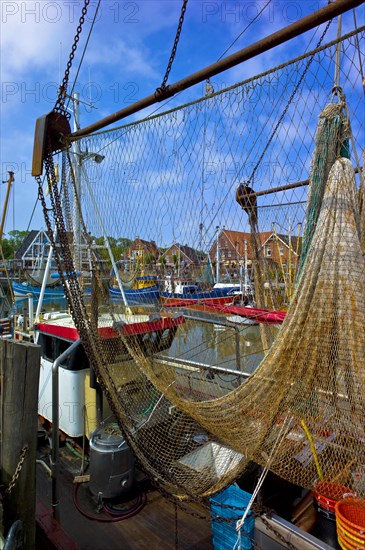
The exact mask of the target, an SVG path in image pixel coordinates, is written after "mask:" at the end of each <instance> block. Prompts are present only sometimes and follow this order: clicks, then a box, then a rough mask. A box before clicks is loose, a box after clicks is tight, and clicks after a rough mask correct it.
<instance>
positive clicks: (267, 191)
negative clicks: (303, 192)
mask: <svg viewBox="0 0 365 550" xmlns="http://www.w3.org/2000/svg"><path fill="white" fill-rule="evenodd" d="M354 172H355V174H358V173H359V172H363V167H362V166H360V167H359V168H358V167H356V168H354ZM305 185H309V180H303V181H296V182H295V183H288V184H287V185H280V186H279V187H272V188H271V189H264V190H263V191H257V192H253V193H251V195H250V196H252V197H253V196H255V197H261V196H263V195H271V193H280V192H281V191H287V190H288V189H295V188H296V187H304V186H305Z"/></svg>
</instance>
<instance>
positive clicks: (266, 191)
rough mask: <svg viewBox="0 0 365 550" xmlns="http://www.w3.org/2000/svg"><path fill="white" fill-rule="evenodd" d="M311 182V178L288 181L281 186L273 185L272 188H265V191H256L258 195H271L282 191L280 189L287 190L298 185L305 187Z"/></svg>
mask: <svg viewBox="0 0 365 550" xmlns="http://www.w3.org/2000/svg"><path fill="white" fill-rule="evenodd" d="M308 184H309V180H303V181H297V182H296V183H288V185H281V186H280V187H273V188H272V189H264V190H263V191H257V193H254V195H255V196H256V197H260V196H261V195H270V194H271V193H280V191H286V190H287V189H295V188H296V187H304V186H305V185H308Z"/></svg>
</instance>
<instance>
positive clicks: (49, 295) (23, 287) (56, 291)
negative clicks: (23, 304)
mask: <svg viewBox="0 0 365 550" xmlns="http://www.w3.org/2000/svg"><path fill="white" fill-rule="evenodd" d="M11 286H12V288H13V292H14V296H15V299H17V300H19V299H20V300H24V299H25V298H27V297H28V294H31V295H32V296H33V299H36V300H38V299H39V296H40V293H41V288H40V287H36V286H32V285H31V284H29V283H17V282H15V281H12V283H11ZM44 298H45V299H46V300H61V299H64V298H65V291H64V289H63V288H62V287H51V288H46V289H45V291H44Z"/></svg>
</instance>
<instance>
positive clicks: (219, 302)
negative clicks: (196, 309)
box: [161, 296, 235, 307]
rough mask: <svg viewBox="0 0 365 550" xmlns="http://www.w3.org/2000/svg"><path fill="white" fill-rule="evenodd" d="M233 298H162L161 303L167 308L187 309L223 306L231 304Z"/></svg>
mask: <svg viewBox="0 0 365 550" xmlns="http://www.w3.org/2000/svg"><path fill="white" fill-rule="evenodd" d="M234 298H235V297H234V296H221V297H219V298H197V299H194V298H168V297H166V298H164V297H162V298H161V299H162V303H163V305H164V306H167V307H189V306H194V305H200V304H201V305H203V304H204V305H212V306H224V305H226V304H233V301H234Z"/></svg>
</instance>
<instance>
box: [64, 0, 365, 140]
mask: <svg viewBox="0 0 365 550" xmlns="http://www.w3.org/2000/svg"><path fill="white" fill-rule="evenodd" d="M362 3H363V0H337V1H336V2H332V3H331V4H328V5H327V6H325V7H324V8H321V9H320V10H318V11H316V12H314V13H311V14H310V15H307V16H306V17H303V18H302V19H299V20H298V21H296V22H295V23H292V24H291V25H288V26H287V27H284V28H283V29H281V30H280V31H277V32H275V33H273V34H270V35H269V36H267V37H266V38H263V39H262V40H259V41H258V42H255V43H254V44H251V45H250V46H247V47H246V48H243V50H239V51H238V52H236V53H234V54H232V55H229V56H228V57H225V58H223V59H221V60H220V61H217V62H216V63H213V64H212V65H209V66H208V67H205V68H204V69H202V70H200V71H197V72H195V73H193V74H191V75H189V76H187V77H186V78H183V79H182V80H179V81H178V82H175V84H171V85H170V86H167V87H166V90H165V91H164V92H162V93H158V94H157V93H156V92H154V93H153V94H151V95H149V96H147V97H145V98H144V99H141V100H139V101H136V103H133V104H132V105H129V106H128V107H125V108H124V109H121V110H120V111H117V112H116V113H113V114H111V115H108V116H107V117H105V118H102V119H101V120H99V122H95V123H93V124H90V125H89V126H86V128H82V129H80V130H78V131H77V132H74V133H72V134H71V136H70V137H71V138H79V137H83V136H86V135H88V134H91V133H92V132H96V131H98V130H101V129H102V128H105V127H106V126H109V125H110V124H113V123H114V122H118V121H119V120H122V119H123V118H126V117H127V116H129V115H132V114H134V113H137V112H138V111H141V110H142V109H145V108H146V107H150V106H151V105H153V104H155V103H158V102H160V101H163V100H165V99H167V98H169V97H172V96H174V95H175V94H176V93H178V92H181V91H183V90H186V89H187V88H190V87H191V86H194V85H195V84H199V83H200V82H203V81H204V80H207V79H208V78H211V77H212V76H215V75H216V74H219V73H221V72H223V71H226V70H227V69H231V68H232V67H235V66H236V65H239V64H240V63H242V62H243V61H247V60H248V59H251V58H252V57H255V56H256V55H258V54H261V53H263V52H266V51H268V50H270V49H272V48H274V47H276V46H279V45H280V44H283V43H284V42H286V41H288V40H290V39H291V38H294V37H296V36H299V35H301V34H303V33H304V32H307V31H309V30H311V29H313V28H314V27H317V26H318V25H321V24H322V23H325V22H326V21H329V20H330V19H333V18H334V17H337V16H338V15H341V14H342V13H344V12H346V11H349V10H351V9H353V8H356V7H357V6H360V5H361V4H362Z"/></svg>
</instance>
